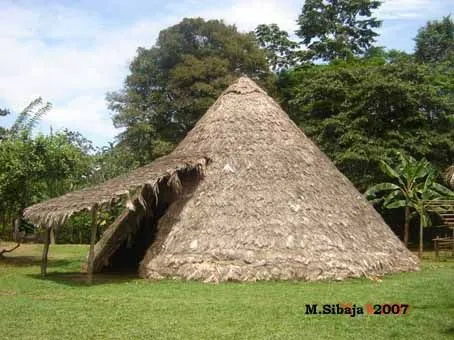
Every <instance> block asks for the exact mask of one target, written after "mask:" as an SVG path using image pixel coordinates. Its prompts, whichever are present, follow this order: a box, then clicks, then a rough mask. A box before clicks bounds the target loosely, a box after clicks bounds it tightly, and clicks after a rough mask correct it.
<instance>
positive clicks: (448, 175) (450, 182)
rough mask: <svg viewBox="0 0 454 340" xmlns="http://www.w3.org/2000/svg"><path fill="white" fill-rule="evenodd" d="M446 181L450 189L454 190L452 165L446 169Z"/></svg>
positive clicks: (453, 169)
mask: <svg viewBox="0 0 454 340" xmlns="http://www.w3.org/2000/svg"><path fill="white" fill-rule="evenodd" d="M445 180H446V183H447V184H448V185H449V187H450V188H453V189H454V165H451V166H450V167H448V168H447V169H446V171H445Z"/></svg>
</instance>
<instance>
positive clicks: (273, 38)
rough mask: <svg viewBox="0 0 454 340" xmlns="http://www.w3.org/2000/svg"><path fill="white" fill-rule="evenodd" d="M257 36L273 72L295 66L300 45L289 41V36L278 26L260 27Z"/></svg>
mask: <svg viewBox="0 0 454 340" xmlns="http://www.w3.org/2000/svg"><path fill="white" fill-rule="evenodd" d="M255 35H256V37H257V41H258V42H259V44H260V47H261V48H263V49H265V51H266V57H267V60H268V63H269V64H270V66H271V68H272V69H273V71H280V70H282V69H288V68H290V67H292V66H295V64H296V63H297V55H298V47H299V44H298V43H296V42H294V41H292V40H290V39H289V34H288V33H287V32H286V31H284V30H281V29H280V28H279V26H278V25H277V24H271V25H265V24H263V25H259V26H257V28H256V29H255Z"/></svg>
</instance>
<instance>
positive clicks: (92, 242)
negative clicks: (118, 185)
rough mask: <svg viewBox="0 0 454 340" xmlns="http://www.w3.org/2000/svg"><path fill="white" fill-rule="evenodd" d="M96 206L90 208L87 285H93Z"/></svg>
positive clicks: (96, 223)
mask: <svg viewBox="0 0 454 340" xmlns="http://www.w3.org/2000/svg"><path fill="white" fill-rule="evenodd" d="M97 217H98V206H97V205H96V204H95V205H94V206H93V207H92V208H91V238H90V252H89V253H88V267H87V272H88V283H90V284H91V283H93V269H94V260H95V244H96V232H97V226H98V221H97Z"/></svg>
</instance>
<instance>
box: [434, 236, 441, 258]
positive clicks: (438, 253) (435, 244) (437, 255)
mask: <svg viewBox="0 0 454 340" xmlns="http://www.w3.org/2000/svg"><path fill="white" fill-rule="evenodd" d="M434 248H435V259H436V260H437V261H439V260H440V250H439V245H438V236H437V237H436V238H434Z"/></svg>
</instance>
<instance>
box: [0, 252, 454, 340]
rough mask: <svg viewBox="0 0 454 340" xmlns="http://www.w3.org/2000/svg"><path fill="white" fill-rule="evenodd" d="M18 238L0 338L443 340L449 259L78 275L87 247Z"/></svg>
mask: <svg viewBox="0 0 454 340" xmlns="http://www.w3.org/2000/svg"><path fill="white" fill-rule="evenodd" d="M41 250H42V246H40V245H36V246H35V245H23V246H21V247H20V248H19V249H17V251H15V252H14V253H11V254H8V255H7V258H6V259H4V260H0V306H1V318H0V329H1V334H2V339H78V338H81V337H82V338H86V337H90V338H93V339H107V338H109V339H112V338H116V339H144V338H147V339H232V338H238V339H244V338H248V339H269V338H273V339H303V338H304V339H370V338H372V339H405V338H409V337H411V338H413V339H452V338H453V335H454V321H453V320H454V304H453V301H454V291H453V289H452V278H453V277H454V261H453V260H452V259H445V260H444V261H442V262H435V261H433V260H432V258H433V254H431V253H428V254H427V255H426V259H424V260H423V262H422V270H421V272H415V273H404V274H397V275H391V276H386V277H385V278H383V281H382V282H378V281H371V280H367V279H361V280H359V279H355V280H347V281H344V282H311V283H306V282H257V283H221V284H218V285H212V284H203V283H200V282H185V281H159V282H150V281H147V280H143V279H134V278H130V277H128V278H127V279H126V277H125V279H124V280H120V279H119V278H118V276H111V277H110V279H109V276H108V275H102V276H101V277H102V280H99V281H96V278H97V276H96V275H95V284H94V285H92V286H88V285H86V284H85V282H84V280H80V277H81V276H80V274H79V276H76V277H73V276H72V275H73V274H72V273H75V272H77V271H78V270H79V268H80V265H81V263H82V262H83V261H84V259H85V255H86V254H87V251H88V247H87V246H67V245H55V246H54V245H52V246H51V248H50V254H49V255H50V257H49V274H50V275H49V276H48V277H47V278H45V279H42V278H40V276H39V271H40V268H39V263H40V254H41ZM348 302H352V303H356V304H357V305H360V304H361V305H363V304H367V303H380V304H382V303H390V302H391V303H408V304H409V305H410V309H409V314H408V315H406V316H393V315H366V316H362V317H361V316H360V317H354V318H352V317H349V316H345V315H314V316H309V315H306V314H305V312H306V307H305V305H306V304H312V303H318V304H331V303H348Z"/></svg>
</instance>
